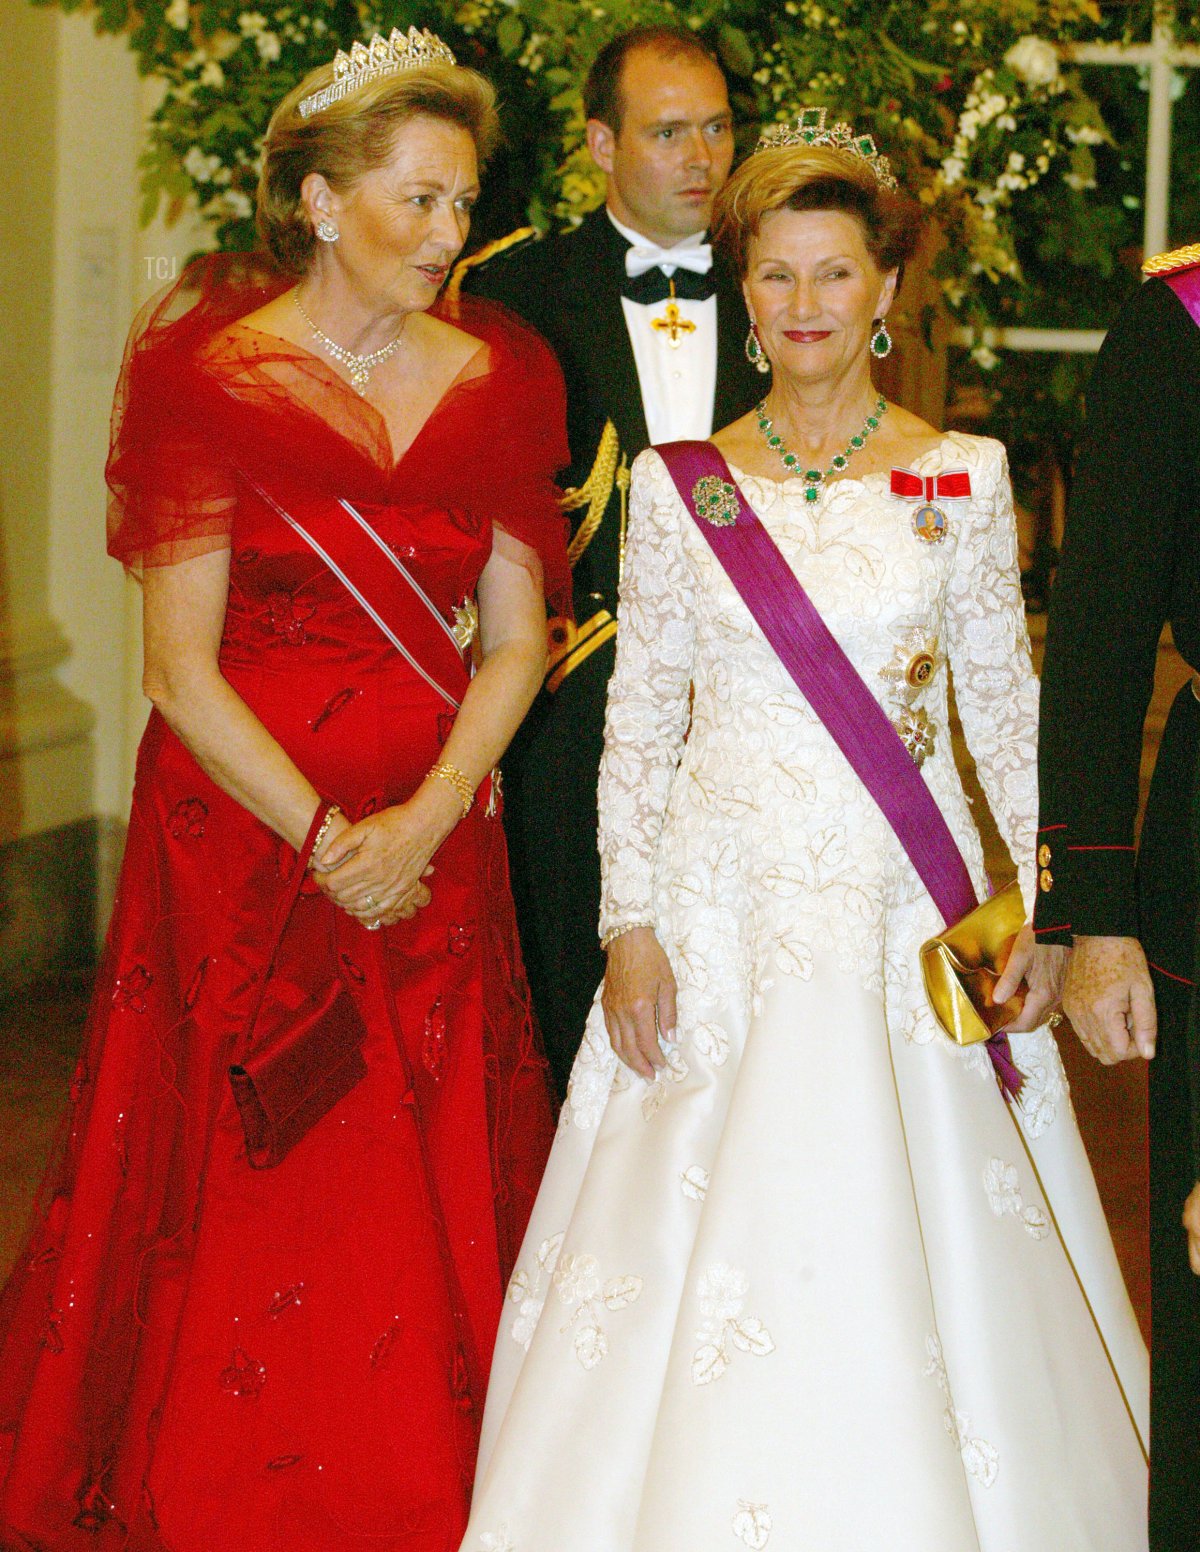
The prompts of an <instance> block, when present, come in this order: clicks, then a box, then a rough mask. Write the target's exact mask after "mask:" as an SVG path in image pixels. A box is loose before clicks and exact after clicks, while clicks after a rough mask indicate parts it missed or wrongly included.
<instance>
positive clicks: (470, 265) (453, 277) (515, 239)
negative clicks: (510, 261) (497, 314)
mask: <svg viewBox="0 0 1200 1552" xmlns="http://www.w3.org/2000/svg"><path fill="white" fill-rule="evenodd" d="M536 235H537V227H536V226H519V227H517V229H516V231H515V232H509V234H508V236H507V237H497V238H496V240H495V241H494V242H490V243H484V245H483V247H482V248H480V250H479V252H478V253H473V254H471V256H470V258H467V259H460V260H459V261H458V263H457V264H456V265H455V266H454V269H453V270H452V271H451V274H450V279H449V280H448V281H447V282H446V290H445V293H444V294H445V295H446V296H448V297H449V298H450V300H451V301H454V300H455V299H456V298H457V296H458V293H459V292H460V291H461V290H462V283H463V280H464V279H465V278H466V273H467V271H468V270H469V269H474V268H475V266H476V265H477V264H486V263H487V261H488V260H489V259H494V258H495V256H496V255H497V254H498V253H503V252H504V251H505V249H506V248H515V247H516V245H517V243H519V242H525V241H526V239H527V238H530V237H534V236H536Z"/></svg>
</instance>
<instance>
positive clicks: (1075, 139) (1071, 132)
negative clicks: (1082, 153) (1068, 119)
mask: <svg viewBox="0 0 1200 1552" xmlns="http://www.w3.org/2000/svg"><path fill="white" fill-rule="evenodd" d="M1067 139H1068V140H1069V141H1071V143H1072V144H1073V145H1103V144H1104V136H1103V135H1102V134H1101V133H1100V131H1099V130H1098V129H1095V128H1093V126H1092V125H1091V124H1068V125H1067Z"/></svg>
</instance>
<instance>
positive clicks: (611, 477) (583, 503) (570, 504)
mask: <svg viewBox="0 0 1200 1552" xmlns="http://www.w3.org/2000/svg"><path fill="white" fill-rule="evenodd" d="M620 454H621V444H620V439H619V438H618V436H617V428H616V426H614V425H613V423H612V421H611V420H606V421H605V422H604V430H603V431H602V432H601V433H600V446H599V448H598V449H597V450H596V460H595V462H594V463H593V464H592V469H591V473H590V474H589V475H588V477H587V479H586V480H584V482H583V484H582V485H572V486H571V487H570V488H569V489H568V490H565V491H563V495H562V507H563V511H564V512H577V511H578V510H579V508H580V507H587V511H586V512H585V513H584V516H583V521H582V522H581V523H580V524H579V527H578V528H577V529H576V530H575V532H574V534H573V535H572V538H571V542H570V544H569V545H568V546H567V559H568V560H569V561H570V562H571V565H572V566H574V564H575V562H576V561H577V560H578V559H579V557H580V556H581V555H582V554H583V552H584V550H586V549H587V547H588V545H589V544H591V542H592V540H593V539H594V538H595V535H596V530H597V528H599V526H600V524H601V522H602V520H603V518H604V514H605V512H606V510H607V509H608V500H609V497H610V496H611V495H612V489H613V482H614V481H615V480H616V477H617V461H618V459H619V458H620Z"/></svg>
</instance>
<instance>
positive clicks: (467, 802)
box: [429, 761, 475, 819]
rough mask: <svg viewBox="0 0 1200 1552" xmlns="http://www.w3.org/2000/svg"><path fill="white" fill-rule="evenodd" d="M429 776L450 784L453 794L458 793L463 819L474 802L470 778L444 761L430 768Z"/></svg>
mask: <svg viewBox="0 0 1200 1552" xmlns="http://www.w3.org/2000/svg"><path fill="white" fill-rule="evenodd" d="M429 774H430V776H437V777H439V778H440V779H441V780H442V781H448V782H449V783H450V785H451V786H452V787H453V788H454V790H455V792H457V793H458V801H459V802H460V803H461V804H462V806H463V818H464V819H465V818H466V817H467V815H468V814H469V813H470V812H471V805H472V804H473V803H474V801H475V788H474V787H473V786H472V785H471V778H470V777H469V776H464V775H463V773H462V771H460V770H459V768H458V766H457V765H449V764H447V763H446V762H445V761H442V762H441V763H440V764H438V765H434V766H431V767H430V770H429Z"/></svg>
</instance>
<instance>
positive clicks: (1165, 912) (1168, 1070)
mask: <svg viewBox="0 0 1200 1552" xmlns="http://www.w3.org/2000/svg"><path fill="white" fill-rule="evenodd" d="M1198 758H1200V703H1198V702H1197V701H1196V699H1195V697H1194V696H1193V695H1192V693H1191V691H1190V689H1188V688H1186V687H1185V689H1184V690H1183V691H1182V692H1181V694H1180V696H1179V699H1178V700H1177V701H1176V703H1175V705H1174V706H1173V708H1172V710H1171V715H1170V717H1169V719H1168V722H1167V727H1166V729H1165V731H1164V733H1163V743H1162V749H1161V751H1160V753H1159V758H1158V763H1157V765H1156V767H1155V771H1154V780H1153V783H1152V785H1151V789H1150V802H1149V804H1148V807H1147V813H1146V823H1145V826H1144V828H1143V831H1142V840H1141V847H1140V850H1139V855H1138V886H1139V896H1140V906H1141V916H1142V941H1143V943H1144V945H1145V948H1146V954H1147V957H1148V958H1149V959H1150V960H1151V961H1152V964H1154V965H1157V966H1160V967H1161V968H1160V969H1158V970H1154V971H1152V973H1153V976H1154V993H1155V998H1156V1001H1157V1005H1158V1028H1159V1034H1158V1046H1157V1054H1156V1056H1155V1058H1154V1060H1153V1062H1151V1064H1150V1277H1151V1364H1150V1384H1151V1393H1150V1547H1151V1552H1197V1549H1198V1548H1200V1277H1197V1276H1196V1275H1195V1274H1194V1273H1193V1272H1192V1271H1191V1268H1190V1266H1189V1264H1188V1254H1187V1236H1186V1235H1185V1233H1184V1230H1183V1225H1182V1223H1181V1221H1180V1214H1181V1213H1182V1211H1183V1204H1184V1202H1185V1201H1186V1199H1187V1196H1188V1193H1189V1192H1190V1191H1191V1189H1192V1187H1193V1186H1194V1185H1195V1184H1196V1177H1197V1169H1196V1162H1195V1151H1194V1138H1193V1119H1192V1106H1191V1087H1192V1081H1193V1079H1194V1076H1195V1075H1194V1074H1192V1073H1191V1071H1190V1060H1189V1051H1188V1041H1187V1030H1188V1020H1189V1016H1190V1015H1191V1013H1192V1011H1193V1007H1192V1004H1193V998H1194V997H1195V996H1196V995H1197V993H1196V990H1195V988H1194V987H1193V986H1191V985H1189V984H1188V983H1189V981H1191V980H1192V979H1193V978H1194V974H1195V971H1194V966H1195V962H1196V945H1195V923H1196V911H1197V877H1196V871H1197V870H1196V860H1195V859H1196V849H1195V844H1194V842H1195V834H1196V831H1195V827H1196V824H1197V821H1198V820H1200V815H1198V814H1197V813H1196V812H1195V773H1196V762H1197V759H1198ZM1167 972H1170V973H1167Z"/></svg>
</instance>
